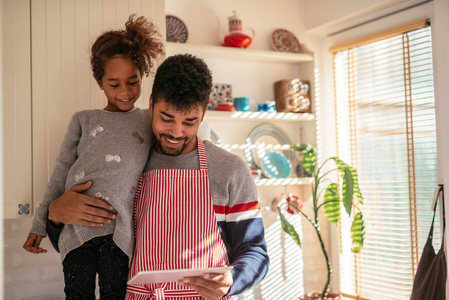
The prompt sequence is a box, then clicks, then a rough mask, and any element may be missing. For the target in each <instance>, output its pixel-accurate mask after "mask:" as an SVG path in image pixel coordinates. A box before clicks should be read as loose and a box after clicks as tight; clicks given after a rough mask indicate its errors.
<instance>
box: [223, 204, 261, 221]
mask: <svg viewBox="0 0 449 300" xmlns="http://www.w3.org/2000/svg"><path fill="white" fill-rule="evenodd" d="M214 211H215V217H216V218H217V221H219V222H220V221H226V222H238V221H244V220H250V219H256V218H261V212H260V206H259V201H253V202H248V203H242V204H237V205H234V206H231V207H227V206H221V205H214Z"/></svg>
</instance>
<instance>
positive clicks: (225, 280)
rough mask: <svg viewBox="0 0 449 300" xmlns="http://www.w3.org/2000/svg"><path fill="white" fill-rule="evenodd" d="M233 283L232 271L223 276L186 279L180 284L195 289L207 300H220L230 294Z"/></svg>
mask: <svg viewBox="0 0 449 300" xmlns="http://www.w3.org/2000/svg"><path fill="white" fill-rule="evenodd" d="M220 267H226V265H221V266H220ZM233 282H234V280H233V279H232V274H231V271H228V272H225V273H223V274H214V273H207V274H204V275H203V277H185V278H183V279H182V280H180V281H179V282H178V283H179V284H182V285H185V286H187V287H189V288H191V289H194V290H195V291H196V292H197V293H198V294H200V296H202V297H203V298H205V299H206V300H218V299H221V297H223V296H224V295H226V294H227V293H228V292H229V289H230V288H231V285H232V283H233Z"/></svg>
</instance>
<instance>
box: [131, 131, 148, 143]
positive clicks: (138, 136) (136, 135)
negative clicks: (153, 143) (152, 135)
mask: <svg viewBox="0 0 449 300" xmlns="http://www.w3.org/2000/svg"><path fill="white" fill-rule="evenodd" d="M133 137H135V138H136V139H138V140H139V143H141V144H143V142H145V139H144V138H143V137H141V136H140V134H139V133H138V132H137V131H134V132H133Z"/></svg>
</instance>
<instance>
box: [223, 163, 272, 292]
mask: <svg viewBox="0 0 449 300" xmlns="http://www.w3.org/2000/svg"><path fill="white" fill-rule="evenodd" d="M235 174H236V176H235V177H234V179H233V180H232V182H231V183H230V185H229V198H230V205H231V206H229V207H227V208H226V216H225V222H219V225H221V226H220V227H221V230H222V236H224V237H225V238H224V241H225V244H226V248H227V250H228V256H229V260H230V262H231V265H232V266H233V267H234V269H233V270H232V271H231V273H232V276H233V280H234V283H233V285H232V286H231V289H230V290H229V293H228V295H230V296H232V295H237V294H241V293H243V292H244V291H246V290H248V289H250V288H252V287H253V286H255V285H256V284H258V283H259V282H260V281H261V280H262V279H263V278H264V277H265V275H266V274H267V272H268V266H269V257H268V254H267V244H266V242H265V231H264V226H263V220H262V215H261V212H260V206H259V202H258V199H257V190H256V186H255V183H254V180H253V178H252V176H251V174H250V173H249V171H248V168H247V167H246V166H245V165H244V164H241V166H240V168H238V171H236V172H235ZM220 223H221V224H220Z"/></svg>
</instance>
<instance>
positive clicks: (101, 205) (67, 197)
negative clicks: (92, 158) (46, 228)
mask: <svg viewBox="0 0 449 300" xmlns="http://www.w3.org/2000/svg"><path fill="white" fill-rule="evenodd" d="M91 185H92V181H89V182H87V183H84V184H80V185H76V186H73V187H71V188H69V189H68V190H67V191H66V192H65V193H64V194H62V195H61V197H59V198H57V199H55V200H53V201H52V202H51V203H50V205H49V207H48V219H49V220H50V221H51V222H52V223H53V224H54V225H55V226H61V225H62V224H78V225H87V226H92V227H101V226H103V224H107V223H111V221H112V219H115V218H116V215H115V214H114V213H112V212H109V211H106V210H105V209H107V210H113V209H114V207H112V206H111V205H110V204H108V203H106V202H104V201H102V200H99V199H96V198H92V197H89V196H86V195H83V194H80V193H81V192H82V191H85V190H87V189H88V188H90V187H91Z"/></svg>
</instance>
